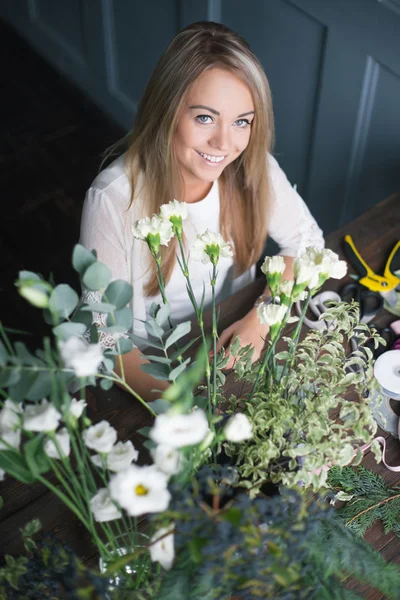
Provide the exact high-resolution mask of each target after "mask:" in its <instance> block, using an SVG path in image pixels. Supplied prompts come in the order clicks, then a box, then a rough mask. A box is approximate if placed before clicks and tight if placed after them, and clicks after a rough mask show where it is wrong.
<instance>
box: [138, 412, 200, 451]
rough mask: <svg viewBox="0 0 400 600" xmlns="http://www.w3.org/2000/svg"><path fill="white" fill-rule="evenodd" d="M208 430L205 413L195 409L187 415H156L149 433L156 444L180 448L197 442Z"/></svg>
mask: <svg viewBox="0 0 400 600" xmlns="http://www.w3.org/2000/svg"><path fill="white" fill-rule="evenodd" d="M208 431H209V427H208V421H207V418H206V415H205V413H204V411H203V410H202V409H197V410H195V411H193V412H192V413H189V414H188V415H179V414H178V415H174V414H162V415H158V416H157V417H156V420H155V423H154V425H153V427H152V429H151V430H150V434H149V435H150V438H151V439H152V440H153V442H155V443H156V444H165V445H167V446H172V447H173V448H182V447H184V446H192V445H193V444H199V443H200V442H202V441H203V440H204V438H205V437H206V435H207V433H208Z"/></svg>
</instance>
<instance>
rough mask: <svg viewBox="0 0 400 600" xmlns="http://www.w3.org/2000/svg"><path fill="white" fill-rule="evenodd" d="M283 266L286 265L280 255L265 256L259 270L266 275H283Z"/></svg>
mask: <svg viewBox="0 0 400 600" xmlns="http://www.w3.org/2000/svg"><path fill="white" fill-rule="evenodd" d="M285 268H286V265H285V261H284V259H283V257H282V256H267V257H266V258H265V260H264V262H263V265H262V267H261V271H262V272H263V273H264V275H266V276H267V277H268V275H283V272H284V270H285Z"/></svg>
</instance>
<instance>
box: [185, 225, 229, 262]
mask: <svg viewBox="0 0 400 600" xmlns="http://www.w3.org/2000/svg"><path fill="white" fill-rule="evenodd" d="M190 256H191V258H192V259H193V260H201V262H202V263H203V264H205V265H206V264H207V263H210V262H211V263H212V264H216V263H217V262H218V260H219V259H220V258H221V257H222V258H230V257H231V256H233V253H232V250H231V247H230V245H229V244H228V243H227V242H225V240H224V238H223V237H222V235H221V234H220V233H214V232H212V231H209V230H208V229H207V231H205V232H204V233H202V234H200V235H198V236H197V239H196V241H195V242H194V244H193V245H192V247H191V249H190Z"/></svg>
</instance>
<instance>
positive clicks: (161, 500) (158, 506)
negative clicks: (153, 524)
mask: <svg viewBox="0 0 400 600" xmlns="http://www.w3.org/2000/svg"><path fill="white" fill-rule="evenodd" d="M167 483H168V478H167V476H166V475H165V473H162V472H161V471H159V470H158V469H157V467H155V466H154V465H152V466H150V467H147V466H146V467H138V466H136V465H131V466H130V467H128V468H127V469H125V470H124V471H120V472H119V473H117V474H116V475H114V476H113V477H112V478H111V480H110V493H111V497H112V498H114V500H116V501H117V502H118V504H119V505H120V506H121V507H122V508H124V509H125V510H126V511H127V513H128V514H130V515H131V516H133V517H135V516H139V515H143V514H145V513H153V512H162V511H164V510H166V509H167V508H168V505H169V501H170V498H171V494H170V493H169V491H168V488H167Z"/></svg>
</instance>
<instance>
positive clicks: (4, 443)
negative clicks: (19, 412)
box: [0, 429, 21, 450]
mask: <svg viewBox="0 0 400 600" xmlns="http://www.w3.org/2000/svg"><path fill="white" fill-rule="evenodd" d="M20 443H21V430H20V429H18V430H17V431H13V430H12V429H0V450H9V449H10V448H9V446H12V447H13V448H19V445H20Z"/></svg>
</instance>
